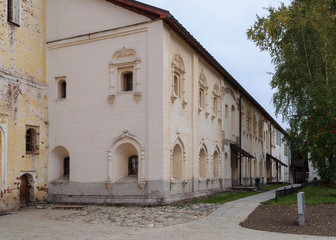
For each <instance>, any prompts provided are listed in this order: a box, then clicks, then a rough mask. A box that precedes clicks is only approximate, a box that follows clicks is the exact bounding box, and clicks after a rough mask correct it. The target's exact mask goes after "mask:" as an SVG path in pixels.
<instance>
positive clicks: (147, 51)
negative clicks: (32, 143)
mask: <svg viewBox="0 0 336 240" xmlns="http://www.w3.org/2000/svg"><path fill="white" fill-rule="evenodd" d="M47 81H48V85H49V98H48V109H49V123H50V129H49V138H50V140H49V149H50V152H49V197H48V198H49V201H55V202H77V203H134V204H161V203H165V202H172V201H176V200H181V199H186V198H192V197H198V196H202V195H206V194H209V193H213V192H216V191H222V190H225V189H229V188H231V187H233V186H240V185H241V186H249V185H254V184H255V179H256V178H257V179H261V182H262V183H266V182H270V181H281V182H284V181H289V173H288V171H289V170H288V169H289V168H288V167H289V166H288V165H289V164H288V163H289V156H290V154H289V152H288V150H287V148H286V146H285V145H284V144H283V143H282V142H281V138H282V136H283V135H284V134H286V132H285V131H284V130H283V129H282V128H281V127H280V125H279V124H278V123H277V122H276V121H275V120H274V119H273V118H272V117H271V116H270V115H269V114H268V113H267V112H266V111H265V110H264V109H263V108H262V107H261V106H260V104H259V103H258V102H256V100H255V99H254V98H253V97H252V96H251V95H250V94H249V93H248V92H246V90H245V89H244V88H243V87H242V86H241V85H240V84H239V83H238V82H237V81H236V80H235V79H234V78H233V77H232V76H231V75H230V74H229V73H228V72H227V71H226V70H225V69H224V68H223V67H222V66H221V65H220V64H219V63H218V62H217V61H216V60H215V59H214V58H213V57H212V56H211V55H210V53H208V52H207V51H206V50H205V49H204V47H202V46H201V45H200V43H199V42H197V40H196V39H195V38H193V36H192V35H191V34H190V33H189V32H188V31H187V30H186V29H185V28H184V27H183V26H182V25H181V24H180V23H179V22H178V21H177V20H176V19H175V18H174V17H173V16H172V15H171V14H170V13H169V12H168V11H166V10H163V9H159V8H156V7H153V6H150V5H146V4H143V3H140V2H137V1H133V0H52V1H50V0H49V1H47Z"/></svg>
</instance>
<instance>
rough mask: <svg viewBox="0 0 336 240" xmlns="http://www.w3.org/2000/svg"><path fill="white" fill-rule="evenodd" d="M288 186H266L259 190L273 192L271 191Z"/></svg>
mask: <svg viewBox="0 0 336 240" xmlns="http://www.w3.org/2000/svg"><path fill="white" fill-rule="evenodd" d="M288 185H289V184H272V185H268V186H263V187H261V188H260V190H263V191H270V190H273V189H276V188H280V187H286V186H288Z"/></svg>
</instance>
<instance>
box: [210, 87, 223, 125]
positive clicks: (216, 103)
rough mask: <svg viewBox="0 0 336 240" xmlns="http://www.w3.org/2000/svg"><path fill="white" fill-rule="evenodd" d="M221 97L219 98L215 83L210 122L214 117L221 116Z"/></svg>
mask: <svg viewBox="0 0 336 240" xmlns="http://www.w3.org/2000/svg"><path fill="white" fill-rule="evenodd" d="M221 102H222V101H221V97H220V91H219V86H218V84H217V83H216V84H215V85H214V88H213V91H212V116H211V118H212V120H213V119H214V118H216V117H218V118H220V116H221V113H222V112H221V109H222V106H221Z"/></svg>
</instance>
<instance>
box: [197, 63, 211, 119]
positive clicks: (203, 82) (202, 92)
mask: <svg viewBox="0 0 336 240" xmlns="http://www.w3.org/2000/svg"><path fill="white" fill-rule="evenodd" d="M208 88H209V87H208V82H207V79H206V76H205V74H204V70H203V69H202V71H201V73H200V75H199V79H198V92H199V94H198V113H200V112H202V111H204V112H205V116H206V117H208V115H209V112H208V111H207V106H208V103H207V96H208V91H207V90H208ZM202 98H203V99H202Z"/></svg>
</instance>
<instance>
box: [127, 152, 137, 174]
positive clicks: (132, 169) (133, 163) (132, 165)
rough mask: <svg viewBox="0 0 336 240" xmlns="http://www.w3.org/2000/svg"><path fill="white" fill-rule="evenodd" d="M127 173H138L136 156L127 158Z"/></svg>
mask: <svg viewBox="0 0 336 240" xmlns="http://www.w3.org/2000/svg"><path fill="white" fill-rule="evenodd" d="M128 175H138V156H131V157H129V158H128Z"/></svg>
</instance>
